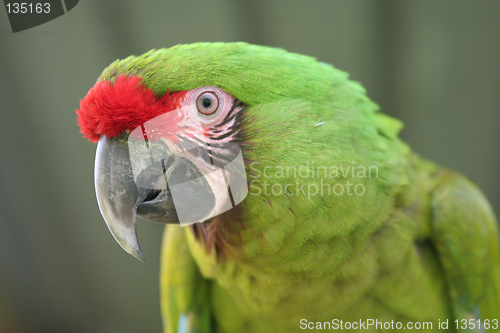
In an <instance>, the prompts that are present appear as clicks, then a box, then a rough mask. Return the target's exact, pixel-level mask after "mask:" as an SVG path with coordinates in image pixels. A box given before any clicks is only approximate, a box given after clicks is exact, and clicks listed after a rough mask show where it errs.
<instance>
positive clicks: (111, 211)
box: [94, 135, 147, 261]
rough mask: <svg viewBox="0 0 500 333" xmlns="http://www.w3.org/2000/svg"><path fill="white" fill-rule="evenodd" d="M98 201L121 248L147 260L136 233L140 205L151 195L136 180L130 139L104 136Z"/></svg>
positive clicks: (97, 170)
mask: <svg viewBox="0 0 500 333" xmlns="http://www.w3.org/2000/svg"><path fill="white" fill-rule="evenodd" d="M94 178H95V191H96V196H97V203H98V204H99V210H100V211H101V214H102V216H103V217H104V220H105V221H106V224H107V226H108V228H109V230H110V231H111V234H112V235H113V237H114V238H115V239H116V241H117V242H118V244H120V245H121V247H122V248H123V249H124V250H125V251H127V252H128V253H130V254H131V255H133V256H134V257H136V258H137V259H139V260H141V261H145V258H144V255H143V254H142V252H141V248H140V246H139V242H138V240H137V232H136V222H135V218H136V212H137V206H138V205H139V204H140V203H141V202H142V201H143V200H144V199H145V198H146V197H147V193H146V191H140V190H139V188H138V187H137V185H136V183H135V181H134V175H133V172H132V167H131V164H130V157H129V151H128V147H127V139H126V138H125V137H118V138H114V139H109V138H108V137H106V136H104V135H103V136H102V137H101V139H100V140H99V143H98V144H97V152H96V160H95V174H94Z"/></svg>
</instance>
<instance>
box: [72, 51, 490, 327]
mask: <svg viewBox="0 0 500 333" xmlns="http://www.w3.org/2000/svg"><path fill="white" fill-rule="evenodd" d="M378 109H379V108H378V106H377V105H376V104H375V103H373V102H372V101H371V100H370V99H369V98H368V97H367V96H366V92H365V90H364V88H363V87H362V86H361V85H360V84H359V83H357V82H354V81H351V80H349V79H348V74H347V73H345V72H343V71H340V70H338V69H336V68H334V67H333V66H331V65H329V64H326V63H322V62H318V61H317V60H316V59H314V58H312V57H309V56H304V55H299V54H295V53H290V52H287V51H285V50H283V49H280V48H272V47H264V46H256V45H251V44H247V43H243V42H240V43H195V44H190V45H178V46H175V47H172V48H169V49H160V50H152V51H150V52H148V53H145V54H143V55H141V56H130V57H128V58H126V59H124V60H117V61H115V62H113V63H112V64H111V65H110V66H109V67H108V68H106V69H105V70H104V72H103V73H102V74H101V76H100V77H99V79H98V81H97V83H96V85H95V86H94V87H93V88H92V89H91V90H90V91H89V93H88V94H87V96H86V97H85V98H84V99H82V100H81V103H80V108H79V109H78V110H77V114H78V124H79V126H80V128H81V132H82V133H83V134H84V136H85V137H86V138H88V139H89V140H90V141H93V142H98V145H97V153H96V164H95V186H96V194H97V200H98V204H99V208H100V211H101V213H102V215H103V217H104V220H105V221H106V224H107V225H108V227H109V229H110V231H111V233H112V234H113V236H114V238H115V239H116V240H117V242H118V243H119V244H120V245H121V246H122V247H123V248H124V249H125V251H127V252H129V253H130V254H132V255H134V256H135V257H137V258H138V259H141V260H144V257H143V255H142V252H141V250H140V247H139V243H138V240H137V235H136V216H137V215H138V216H140V217H142V218H144V219H147V220H150V221H154V222H162V223H167V224H168V225H167V226H166V229H165V233H164V238H163V243H162V259H161V276H160V287H161V312H162V318H163V323H164V331H165V332H276V333H279V332H295V331H302V330H304V329H336V330H351V329H363V330H367V331H389V330H394V329H411V328H413V329H420V330H426V331H436V332H437V331H443V330H446V329H447V330H449V331H483V330H484V331H497V332H498V331H500V330H499V323H498V321H499V320H500V259H499V234H498V228H497V223H496V221H495V216H494V213H493V211H492V209H491V207H490V205H489V203H488V202H487V200H486V198H485V197H484V195H483V194H482V192H481V190H480V189H479V188H478V187H477V186H476V185H475V184H473V183H472V182H471V181H470V180H468V179H467V178H466V177H464V176H462V175H460V174H459V173H457V172H454V171H451V170H448V169H445V168H442V167H439V166H437V165H435V164H434V163H432V162H430V161H427V160H425V159H423V158H421V157H419V156H418V155H416V154H415V153H413V152H412V151H411V150H410V148H409V147H408V145H407V144H405V143H404V142H402V141H401V140H400V139H399V138H398V132H399V131H400V129H401V128H402V123H401V122H400V121H398V120H396V119H394V118H391V117H389V116H387V115H384V114H382V113H380V112H378ZM242 184H243V185H242Z"/></svg>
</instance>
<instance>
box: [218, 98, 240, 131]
mask: <svg viewBox="0 0 500 333" xmlns="http://www.w3.org/2000/svg"><path fill="white" fill-rule="evenodd" d="M242 105H243V103H241V102H240V101H239V100H237V99H235V100H234V102H233V105H232V106H231V110H229V112H228V113H227V115H226V117H225V118H224V119H223V120H222V122H221V123H220V124H218V125H215V126H214V128H217V127H221V126H224V125H226V124H227V123H228V122H230V121H231V120H232V119H233V118H234V116H233V112H234V110H235V109H236V108H237V107H239V106H242Z"/></svg>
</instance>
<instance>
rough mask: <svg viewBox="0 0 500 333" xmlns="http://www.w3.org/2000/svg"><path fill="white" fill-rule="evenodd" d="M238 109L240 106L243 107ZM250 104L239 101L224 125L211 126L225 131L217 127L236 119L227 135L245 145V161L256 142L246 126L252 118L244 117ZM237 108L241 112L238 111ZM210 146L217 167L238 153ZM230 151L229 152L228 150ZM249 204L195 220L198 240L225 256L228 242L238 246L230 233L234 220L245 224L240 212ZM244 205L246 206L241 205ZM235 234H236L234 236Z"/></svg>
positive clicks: (243, 149)
mask: <svg viewBox="0 0 500 333" xmlns="http://www.w3.org/2000/svg"><path fill="white" fill-rule="evenodd" d="M240 107H241V109H239V110H238V108H240ZM246 107H247V106H246V105H244V104H243V103H241V102H239V101H237V100H235V102H234V103H233V106H232V108H231V110H230V112H228V114H227V116H226V117H225V118H224V120H223V121H222V122H221V124H219V125H216V126H214V127H213V128H211V131H210V133H220V132H221V130H216V129H215V128H217V127H220V126H223V125H224V124H227V123H228V122H229V121H231V120H233V119H234V124H233V125H232V126H231V127H230V128H229V129H228V130H229V131H228V133H226V134H227V135H226V134H224V135H225V137H228V135H230V136H231V137H230V138H231V141H230V142H232V143H237V144H238V146H239V147H240V148H241V151H242V154H243V159H244V160H245V163H246V162H248V160H247V158H246V151H247V150H248V149H252V148H251V147H252V144H251V143H250V142H248V141H247V134H248V133H247V130H246V129H245V126H244V125H245V122H246V121H249V119H247V118H246V117H245V116H244V113H245V112H244V111H245V109H246ZM235 111H237V112H235ZM218 138H219V139H220V138H221V137H218ZM218 138H213V137H211V138H210V139H211V140H217V139H218ZM196 140H197V141H198V142H199V143H200V144H202V145H203V146H205V147H207V143H206V142H203V141H202V140H199V139H196ZM208 146H209V147H207V148H208V149H207V150H208V151H209V155H210V157H211V159H212V163H214V165H215V166H217V167H219V168H222V167H224V166H225V165H227V163H228V162H230V161H232V160H233V159H234V158H235V157H236V156H227V155H224V154H223V153H218V152H216V151H215V150H219V149H220V150H221V151H224V143H223V142H222V143H221V142H217V141H213V142H209V143H208ZM226 152H227V151H226ZM244 205H245V203H244V202H243V203H242V204H240V205H238V206H236V207H234V208H233V209H230V210H229V211H227V212H226V213H224V214H222V215H219V216H216V217H213V218H211V219H208V220H207V221H204V222H203V223H195V224H193V225H190V228H191V230H192V232H193V234H194V236H195V238H196V239H197V241H198V242H199V243H200V244H201V245H202V246H204V247H205V248H206V249H207V250H208V251H209V252H212V251H215V253H217V256H218V257H221V256H224V250H225V248H226V246H227V245H230V246H236V245H235V244H232V242H231V240H230V238H228V236H229V235H230V234H232V233H233V232H234V230H232V229H233V225H232V224H234V223H238V224H239V225H240V226H242V225H243V220H242V219H241V214H240V209H242V207H243V206H244ZM240 206H242V207H240ZM231 237H232V236H231Z"/></svg>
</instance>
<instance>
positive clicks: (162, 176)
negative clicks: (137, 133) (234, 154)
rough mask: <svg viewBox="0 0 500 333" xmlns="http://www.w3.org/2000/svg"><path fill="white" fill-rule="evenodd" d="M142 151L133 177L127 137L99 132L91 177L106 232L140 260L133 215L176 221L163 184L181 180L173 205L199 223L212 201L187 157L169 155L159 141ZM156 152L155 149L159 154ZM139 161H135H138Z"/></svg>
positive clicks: (166, 148)
mask: <svg viewBox="0 0 500 333" xmlns="http://www.w3.org/2000/svg"><path fill="white" fill-rule="evenodd" d="M148 149H150V152H152V153H151V154H148V156H150V157H151V159H149V158H148V159H147V162H148V163H145V164H147V165H148V166H147V167H146V168H143V170H142V172H141V173H140V175H136V176H135V178H134V172H133V168H132V163H136V164H134V165H135V166H136V165H137V163H138V162H137V160H135V161H132V162H131V159H130V152H129V141H128V135H126V134H123V135H121V136H119V137H116V138H108V137H106V136H101V138H100V140H99V143H98V144H97V152H96V160H95V175H94V176H95V189H96V196H97V202H98V204H99V209H100V211H101V214H102V216H103V218H104V220H105V221H106V224H107V226H108V228H109V230H110V231H111V234H112V235H113V237H114V238H115V240H116V241H117V242H118V244H120V246H121V247H122V248H123V249H124V250H125V251H127V252H128V253H130V254H131V255H133V256H134V257H136V258H137V259H139V260H141V261H145V259H144V256H143V254H142V252H141V249H140V247H139V242H138V239H137V232H136V215H139V216H140V217H143V218H145V219H147V220H150V221H153V222H161V223H179V219H178V217H177V211H176V208H175V206H174V201H173V198H172V195H171V191H170V188H169V185H170V186H174V187H175V186H177V185H178V184H182V186H181V189H182V192H180V193H179V191H177V192H175V191H174V192H175V193H176V198H177V201H176V203H177V206H178V209H190V211H192V216H191V217H190V218H192V219H193V221H199V222H201V221H202V220H203V219H202V217H203V216H205V215H206V214H207V212H209V211H211V210H212V209H213V207H214V205H215V197H214V195H213V193H212V190H211V188H210V186H209V184H208V182H207V181H206V179H205V178H204V177H203V174H202V173H201V172H200V171H199V170H198V168H197V167H196V166H195V165H194V164H193V163H192V162H191V161H190V160H189V159H187V158H184V157H175V156H174V154H173V153H172V151H171V150H170V148H169V147H168V146H167V145H166V144H164V143H151V144H150V145H149V146H148ZM157 152H161V158H159V157H158V156H160V154H158V153H157ZM143 162H144V160H140V159H139V163H143ZM143 164H144V163H143ZM167 178H168V182H167ZM169 183H170V184H169ZM176 188H178V187H176ZM197 198H200V199H199V200H197ZM207 198H208V199H207ZM179 199H181V200H179ZM182 204H184V205H188V206H186V207H182Z"/></svg>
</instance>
